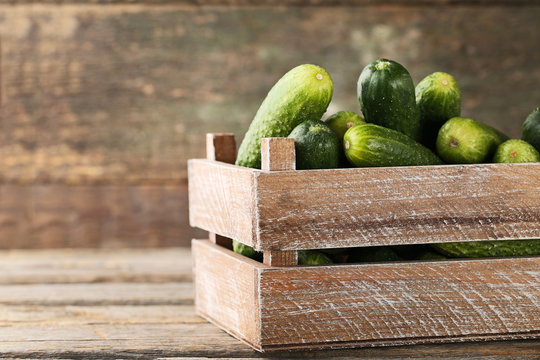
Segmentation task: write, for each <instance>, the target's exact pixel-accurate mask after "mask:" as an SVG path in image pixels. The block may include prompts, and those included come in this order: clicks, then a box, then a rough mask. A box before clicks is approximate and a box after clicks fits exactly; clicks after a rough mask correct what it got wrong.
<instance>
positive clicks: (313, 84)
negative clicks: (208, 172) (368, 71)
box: [236, 64, 334, 169]
mask: <svg viewBox="0 0 540 360" xmlns="http://www.w3.org/2000/svg"><path fill="white" fill-rule="evenodd" d="M333 91H334V86H333V83H332V78H331V77H330V75H329V74H328V73H327V72H326V70H324V69H323V68H321V67H319V66H316V65H311V64H304V65H300V66H297V67H295V68H294V69H292V70H290V71H289V72H288V73H286V74H285V75H284V76H283V77H282V78H281V79H280V80H279V81H278V82H277V83H276V84H275V85H274V86H273V87H272V89H271V90H270V92H269V93H268V95H267V96H266V98H265V99H264V101H263V102H262V104H261V106H260V108H259V110H258V111H257V114H256V115H255V118H254V119H253V121H252V122H251V125H250V126H249V129H248V131H247V132H246V135H245V136H244V140H243V141H242V143H241V144H240V148H239V149H238V156H237V158H236V165H240V166H245V167H250V168H256V169H260V167H261V139H262V138H265V137H286V136H288V135H289V133H290V132H291V131H292V129H294V128H295V127H296V126H297V125H298V124H300V123H302V122H304V121H306V120H311V119H317V120H319V119H320V118H321V117H322V115H323V114H324V112H325V111H326V108H327V107H328V104H329V103H330V100H331V99H332V94H333Z"/></svg>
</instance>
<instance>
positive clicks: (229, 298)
mask: <svg viewBox="0 0 540 360" xmlns="http://www.w3.org/2000/svg"><path fill="white" fill-rule="evenodd" d="M192 250H193V261H194V266H193V269H194V272H195V289H196V291H195V304H196V305H197V312H198V313H199V314H201V315H202V316H204V317H206V318H208V319H211V320H212V322H214V323H215V324H217V325H219V326H220V327H221V328H224V329H227V332H229V333H231V334H232V335H234V336H235V337H237V338H239V339H242V340H243V341H246V342H248V343H250V344H254V346H257V344H258V343H260V333H261V326H260V320H259V313H260V310H259V303H258V298H257V296H255V295H256V294H257V289H258V283H257V281H258V279H257V272H256V270H257V269H258V268H260V267H261V265H260V264H259V263H257V262H256V261H253V260H250V259H247V261H246V260H245V259H246V258H244V257H243V256H241V255H238V254H235V253H233V252H232V251H228V252H227V253H226V254H225V256H223V253H222V252H220V248H219V247H218V246H217V245H214V244H212V245H210V244H206V242H202V241H198V240H194V241H193V244H192Z"/></svg>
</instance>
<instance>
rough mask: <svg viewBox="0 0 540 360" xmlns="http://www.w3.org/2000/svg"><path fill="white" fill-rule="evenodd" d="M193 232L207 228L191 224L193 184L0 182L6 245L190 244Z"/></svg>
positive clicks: (1, 234) (1, 237) (0, 239)
mask: <svg viewBox="0 0 540 360" xmlns="http://www.w3.org/2000/svg"><path fill="white" fill-rule="evenodd" d="M193 236H199V237H201V236H204V237H206V232H204V231H201V230H199V229H194V228H190V226H189V218H188V194H187V184H185V185H155V186H151V185H145V186H115V185H107V186H106V185H100V186H64V185H52V184H49V185H39V184H38V185H9V184H3V185H2V184H0V248H3V249H6V248H7V249H10V248H11V249H13V248H62V247H75V248H77V247H79V248H89V247H108V248H112V247H138V248H141V247H160V246H188V245H189V241H190V240H191V239H189V240H188V237H193ZM0 266H1V265H0ZM2 275H3V274H0V276H2Z"/></svg>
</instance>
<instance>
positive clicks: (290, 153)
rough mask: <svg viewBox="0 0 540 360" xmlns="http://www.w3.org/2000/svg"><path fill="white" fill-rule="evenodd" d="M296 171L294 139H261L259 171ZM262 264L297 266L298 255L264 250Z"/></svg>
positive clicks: (293, 252) (291, 252) (294, 252)
mask: <svg viewBox="0 0 540 360" xmlns="http://www.w3.org/2000/svg"><path fill="white" fill-rule="evenodd" d="M295 169H296V155H295V149H294V139H290V138H264V139H261V170H262V171H266V172H268V171H285V170H295ZM263 263H264V264H265V265H268V266H293V265H297V264H298V253H297V252H296V251H294V250H292V251H280V250H276V251H273V250H265V251H264V252H263Z"/></svg>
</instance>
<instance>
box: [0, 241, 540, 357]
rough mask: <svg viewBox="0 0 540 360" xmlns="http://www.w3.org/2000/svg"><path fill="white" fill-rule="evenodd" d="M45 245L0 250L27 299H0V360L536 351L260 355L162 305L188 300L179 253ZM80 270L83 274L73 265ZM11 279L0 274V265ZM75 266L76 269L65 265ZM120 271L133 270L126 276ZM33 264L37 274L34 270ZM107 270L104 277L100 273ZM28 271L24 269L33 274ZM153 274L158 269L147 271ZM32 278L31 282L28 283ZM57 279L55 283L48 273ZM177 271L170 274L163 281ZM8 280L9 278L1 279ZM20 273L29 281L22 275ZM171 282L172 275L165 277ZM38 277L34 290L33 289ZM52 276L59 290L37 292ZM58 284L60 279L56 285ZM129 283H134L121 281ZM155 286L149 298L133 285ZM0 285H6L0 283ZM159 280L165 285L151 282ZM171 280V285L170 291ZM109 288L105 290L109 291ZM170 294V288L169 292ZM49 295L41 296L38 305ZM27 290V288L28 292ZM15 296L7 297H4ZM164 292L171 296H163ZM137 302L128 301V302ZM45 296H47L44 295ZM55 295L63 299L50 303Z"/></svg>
mask: <svg viewBox="0 0 540 360" xmlns="http://www.w3.org/2000/svg"><path fill="white" fill-rule="evenodd" d="M142 254H143V252H140V251H131V250H99V251H88V250H70V251H67V250H52V251H17V252H13V251H0V266H5V267H2V268H1V270H0V275H1V276H2V280H1V283H2V284H1V285H0V297H1V298H2V299H4V300H5V299H7V298H9V291H11V289H13V288H14V287H17V288H19V290H18V294H22V293H25V295H24V297H25V298H26V299H30V298H32V299H34V300H35V303H34V304H28V303H27V304H18V303H17V301H16V299H12V300H10V301H9V303H3V304H0V357H2V358H3V359H10V358H31V359H51V358H64V359H65V358H85V359H90V358H96V359H118V358H137V359H156V358H162V359H187V358H189V359H193V358H195V359H198V358H200V359H221V358H231V357H236V358H244V359H255V358H298V359H302V358H307V357H315V358H318V359H330V358H343V359H359V358H360V359H367V358H380V359H395V358H427V359H455V360H457V359H460V360H461V359H470V358H475V359H486V360H493V359H518V358H519V359H526V360H533V359H535V360H536V359H537V358H538V356H537V355H538V350H539V346H540V345H539V343H538V342H537V341H511V342H508V341H504V342H487V343H462V344H445V345H419V346H407V347H403V346H401V347H385V348H367V349H358V350H335V351H315V352H309V353H308V352H303V351H297V352H278V353H275V354H270V355H261V354H258V353H256V352H255V351H254V350H252V349H251V348H249V347H248V346H247V345H244V344H242V343H241V342H239V341H238V340H236V339H234V338H233V337H231V336H229V335H227V334H226V333H225V332H223V331H221V330H220V329H219V328H218V327H216V326H214V325H212V324H210V323H208V322H206V320H204V319H202V318H200V317H199V316H197V315H196V314H195V310H194V307H193V305H192V303H191V302H190V303H189V304H171V303H170V300H171V299H185V300H182V302H187V301H186V300H187V299H191V301H192V299H193V297H192V296H193V288H192V285H191V281H190V280H188V279H189V278H190V277H191V260H190V255H189V252H188V250H185V249H166V250H147V251H145V252H144V254H145V258H143V255H142ZM79 267H84V268H85V271H84V272H83V271H79V270H77V269H78V268H79ZM7 268H9V269H11V273H10V275H11V276H5V275H6V274H5V271H6V269H7ZM74 269H75V271H74ZM126 269H133V270H132V271H133V274H132V276H129V277H126ZM40 270H41V271H40ZM105 270H108V275H107V277H106V278H104V277H102V274H103V273H104V271H105ZM32 274H33V275H32ZM156 274H159V276H156ZM32 278H33V279H34V281H32ZM55 278H56V280H55ZM174 278H176V280H171V279H174ZM10 279H12V280H13V283H10ZM21 279H28V280H29V281H27V280H24V281H21ZM171 281H172V282H171ZM102 282H105V283H106V284H109V283H111V282H114V283H116V284H118V285H120V287H119V288H118V291H115V292H114V293H115V300H114V304H113V303H111V297H110V296H109V295H106V296H104V299H103V301H102V302H101V303H100V301H99V294H100V292H101V291H102V290H99V289H98V288H96V287H93V286H95V285H99V284H100V283H102ZM40 283H43V284H42V287H41V290H40V292H37V291H36V289H37V286H39V284H40ZM45 283H53V284H51V285H53V286H52V288H54V286H55V284H56V285H62V286H64V288H63V290H62V291H61V292H53V290H50V291H46V290H44V289H45V288H46V287H47V286H48V285H47V284H45ZM62 283H63V284H62ZM129 285H133V286H131V287H130V286H129ZM147 285H150V286H154V288H153V290H154V291H155V295H153V299H152V302H151V303H150V304H146V303H145V301H147V300H148V295H147V294H144V293H141V292H140V291H139V290H140V289H141V288H143V287H145V286H147ZM4 286H8V287H9V290H8V289H7V288H4ZM160 286H163V288H164V289H168V290H163V291H162V290H159V289H158V288H159V287H160ZM175 287H176V289H175ZM111 291H112V290H111ZM74 292H79V293H82V294H80V295H79V299H81V298H82V297H83V296H84V294H85V293H86V294H89V293H91V292H95V293H96V294H95V295H92V296H93V298H94V300H95V302H94V303H93V304H86V305H85V304H77V303H75V302H73V303H72V302H71V301H73V300H74V299H75V300H76V298H75V297H74V296H73V295H72V293H74ZM171 292H172V293H173V294H171ZM45 293H48V295H47V296H48V302H46V303H44V304H39V303H38V302H39V300H40V298H41V296H42V295H43V294H45ZM32 294H33V295H32ZM13 295H15V294H13ZM171 296H172V297H171ZM137 298H138V299H140V300H141V301H139V302H138V305H133V302H134V299H137ZM51 299H54V301H52V300H51ZM143 300H144V301H143ZM62 301H63V304H59V303H60V302H62Z"/></svg>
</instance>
